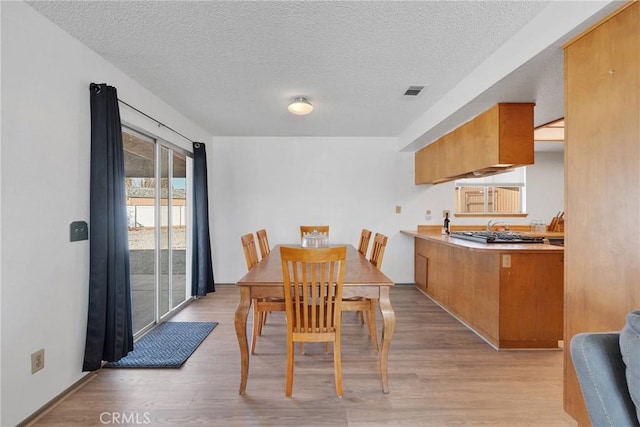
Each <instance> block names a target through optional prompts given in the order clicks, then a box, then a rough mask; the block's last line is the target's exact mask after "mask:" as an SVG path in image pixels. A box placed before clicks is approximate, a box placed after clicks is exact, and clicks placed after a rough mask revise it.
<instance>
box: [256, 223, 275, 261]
mask: <svg viewBox="0 0 640 427" xmlns="http://www.w3.org/2000/svg"><path fill="white" fill-rule="evenodd" d="M256 236H257V237H258V246H260V256H261V257H262V258H264V257H265V256H267V255H268V254H269V252H271V248H270V247H269V239H268V238H267V230H265V229H262V230H258V231H256Z"/></svg>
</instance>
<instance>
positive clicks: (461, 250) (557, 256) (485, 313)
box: [414, 238, 564, 348]
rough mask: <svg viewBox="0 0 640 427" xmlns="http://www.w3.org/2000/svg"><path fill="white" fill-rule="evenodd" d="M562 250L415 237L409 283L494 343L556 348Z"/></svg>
mask: <svg viewBox="0 0 640 427" xmlns="http://www.w3.org/2000/svg"><path fill="white" fill-rule="evenodd" d="M563 260H564V253H563V251H562V249H558V250H557V251H556V250H552V249H548V248H547V250H542V249H539V250H535V249H534V250H522V251H520V250H505V251H502V250H496V249H492V248H487V249H486V250H485V249H478V248H477V247H475V248H469V247H465V246H463V245H462V246H459V245H456V244H452V243H449V242H444V241H439V240H435V239H433V240H431V239H423V238H415V272H414V275H415V283H416V287H417V288H418V289H420V290H421V291H422V292H423V293H425V294H426V295H428V296H429V297H430V298H431V299H433V300H434V301H435V302H436V303H438V304H439V305H440V306H442V307H443V308H445V309H446V310H447V311H449V313H451V314H453V315H454V316H456V317H457V318H458V319H459V320H461V321H462V322H464V323H465V324H466V325H467V326H469V327H470V328H471V329H473V330H474V331H475V332H476V333H477V334H479V335H480V336H482V337H483V338H484V339H485V340H486V341H487V342H489V343H491V344H492V345H493V346H494V347H496V348H557V347H558V341H559V340H562V335H563V323H564V303H563V298H564V281H563V271H564V268H563Z"/></svg>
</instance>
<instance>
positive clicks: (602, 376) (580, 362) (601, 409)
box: [571, 332, 640, 427]
mask: <svg viewBox="0 0 640 427" xmlns="http://www.w3.org/2000/svg"><path fill="white" fill-rule="evenodd" d="M571 358H572V360H573V364H574V367H575V370H576V373H577V375H578V380H579V382H580V388H581V389H582V395H583V396H584V400H585V403H586V405H587V411H588V412H589V418H590V419H591V423H592V425H593V426H594V427H601V426H602V427H604V426H620V427H622V426H638V425H640V424H639V423H638V417H637V414H636V407H635V405H634V403H633V400H632V398H631V395H630V393H629V386H628V383H627V378H626V376H625V372H626V365H625V362H624V361H623V359H622V353H621V351H620V333H618V332H598V333H582V334H577V335H575V336H574V337H573V339H572V340H571Z"/></svg>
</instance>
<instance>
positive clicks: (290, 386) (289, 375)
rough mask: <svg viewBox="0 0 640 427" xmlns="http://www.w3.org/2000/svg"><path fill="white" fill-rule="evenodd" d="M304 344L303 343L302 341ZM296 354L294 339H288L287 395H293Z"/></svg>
mask: <svg viewBox="0 0 640 427" xmlns="http://www.w3.org/2000/svg"><path fill="white" fill-rule="evenodd" d="M300 344H302V343H300ZM294 355H295V349H294V347H293V341H291V340H290V339H287V380H286V384H285V392H284V394H285V396H287V397H291V393H292V391H293V358H294Z"/></svg>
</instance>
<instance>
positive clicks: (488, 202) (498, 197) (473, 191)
mask: <svg viewBox="0 0 640 427" xmlns="http://www.w3.org/2000/svg"><path fill="white" fill-rule="evenodd" d="M525 176H526V168H525V167H521V168H516V169H514V170H512V171H510V172H506V173H502V174H498V175H492V176H487V177H483V178H467V179H461V180H458V181H456V183H455V198H456V210H455V213H456V215H469V216H475V215H477V216H480V215H492V216H499V215H504V216H516V215H524V214H525V212H526V211H525V202H524V201H525V197H524V196H525Z"/></svg>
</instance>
